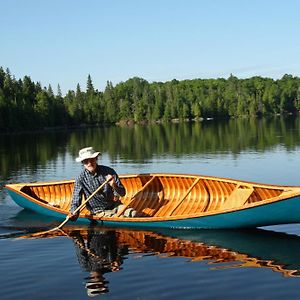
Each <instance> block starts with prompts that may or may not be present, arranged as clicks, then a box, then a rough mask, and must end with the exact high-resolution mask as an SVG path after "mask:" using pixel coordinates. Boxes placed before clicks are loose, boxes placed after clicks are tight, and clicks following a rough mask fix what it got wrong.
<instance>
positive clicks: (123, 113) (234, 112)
mask: <svg viewBox="0 0 300 300" xmlns="http://www.w3.org/2000/svg"><path fill="white" fill-rule="evenodd" d="M299 110H300V79H299V78H298V77H293V76H291V75H284V76H283V77H282V78H281V79H279V80H273V79H270V78H262V77H259V76H256V77H252V78H248V79H238V78H237V77H235V76H233V75H230V77H229V78H228V79H224V78H218V79H205V80H204V79H194V80H182V81H178V80H176V79H173V80H172V81H168V82H164V83H162V82H153V83H149V82H147V81H146V80H145V79H142V78H139V77H134V78H131V79H129V80H127V81H125V82H120V83H118V84H117V85H116V86H113V84H112V83H111V82H110V81H107V85H106V88H105V90H104V91H103V92H100V91H98V90H96V89H94V85H93V81H92V78H91V76H90V75H88V77H87V84H86V91H82V90H81V87H80V85H79V84H78V85H77V87H76V90H75V91H68V92H67V93H66V95H65V96H62V93H61V89H60V86H59V85H58V87H57V95H55V94H54V92H53V89H52V87H51V85H49V86H48V88H42V87H41V84H40V83H39V82H37V83H34V82H32V80H31V79H30V77H29V76H25V77H24V78H23V79H19V80H16V79H15V78H14V77H13V76H12V75H11V74H10V71H9V69H6V70H4V69H3V68H2V67H0V118H1V119H0V130H1V131H5V130H19V129H34V128H40V127H49V126H79V125H82V124H89V125H95V124H97V125H100V124H113V123H116V122H124V121H125V122H128V121H132V122H136V123H144V122H157V121H162V120H165V121H170V120H173V119H176V120H177V119H178V120H186V119H188V120H191V119H196V120H198V119H201V118H237V117H240V116H255V115H268V114H278V113H294V112H296V111H299Z"/></svg>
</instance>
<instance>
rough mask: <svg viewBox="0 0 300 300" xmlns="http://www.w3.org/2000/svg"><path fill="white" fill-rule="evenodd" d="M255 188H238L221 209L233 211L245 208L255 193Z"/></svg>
mask: <svg viewBox="0 0 300 300" xmlns="http://www.w3.org/2000/svg"><path fill="white" fill-rule="evenodd" d="M253 190H254V189H253V188H252V187H250V188H248V187H247V188H241V187H237V188H236V189H235V190H234V191H233V192H232V193H231V194H230V195H229V196H228V198H227V199H226V200H225V202H224V203H223V205H222V206H221V207H220V209H222V210H224V209H232V208H235V207H241V206H243V205H244V204H245V203H246V202H247V200H248V199H249V197H250V195H251V194H252V192H253Z"/></svg>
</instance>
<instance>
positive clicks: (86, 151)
mask: <svg viewBox="0 0 300 300" xmlns="http://www.w3.org/2000/svg"><path fill="white" fill-rule="evenodd" d="M100 154H101V153H100V152H96V151H95V150H94V148H93V147H86V148H83V149H81V150H79V156H78V157H76V161H77V162H81V161H83V160H85V159H88V158H96V157H97V156H98V155H100Z"/></svg>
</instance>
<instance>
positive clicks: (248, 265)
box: [0, 118, 300, 300]
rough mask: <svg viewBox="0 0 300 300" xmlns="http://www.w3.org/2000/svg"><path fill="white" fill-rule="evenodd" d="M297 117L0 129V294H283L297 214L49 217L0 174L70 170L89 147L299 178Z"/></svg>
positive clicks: (160, 168) (166, 165)
mask: <svg viewBox="0 0 300 300" xmlns="http://www.w3.org/2000/svg"><path fill="white" fill-rule="evenodd" d="M299 131H300V120H299V118H277V119H263V120H258V119H253V120H238V121H237V120H233V121H229V122H225V121H224V122H216V121H206V122H202V123H191V124H188V123H184V124H168V125H151V126H133V127H109V128H92V129H82V130H74V131H63V132H47V133H34V134H22V135H21V134H20V135H10V136H1V141H0V154H1V156H0V159H1V164H0V170H1V175H0V185H1V187H0V249H1V250H0V262H1V263H0V280H1V299H18V298H22V299H25V300H26V299H28V300H29V299H57V298H58V297H59V298H61V299H89V298H90V297H91V296H92V294H97V295H98V294H99V295H101V296H98V297H101V298H108V299H171V298H172V299H173V298H175V299H179V298H182V299H218V298H222V299H241V298H243V299H282V298H283V297H284V298H296V297H297V296H298V294H299V292H298V291H299V287H300V278H299V277H298V276H299V270H300V261H299V255H298V252H299V246H300V240H299V239H300V224H292V225H282V226H272V227H265V228H259V229H253V230H226V231H224V230H223V231H216V230H206V231H205V230H204V231H203V230H198V231H193V230H189V231H184V230H183V231H182V230H181V231H180V230H162V231H157V230H156V231H141V230H132V229H131V230H126V229H119V228H101V227H100V228H99V227H84V226H80V227H79V226H77V227H76V226H65V227H64V231H63V232H59V233H57V232H56V235H53V236H48V237H46V238H40V239H28V238H22V239H19V238H18V237H19V236H25V237H28V234H29V233H31V232H34V231H39V230H41V229H45V228H46V229H47V228H52V227H55V226H56V225H57V223H55V222H53V220H50V219H48V218H46V217H43V216H39V215H37V214H34V213H31V212H28V211H25V210H22V209H21V208H20V207H18V206H17V205H16V204H14V203H13V202H12V200H11V199H10V198H9V197H8V195H7V194H6V192H5V191H4V190H3V185H5V184H6V183H13V182H31V181H43V180H46V181H48V180H49V181H50V180H59V179H67V178H74V177H75V176H76V175H77V174H78V173H79V172H80V171H81V168H82V166H81V165H80V164H78V163H76V162H75V157H76V156H77V153H78V150H79V149H80V148H82V147H85V146H90V145H91V146H94V147H95V148H96V149H97V150H99V151H101V152H102V158H101V160H100V163H103V164H106V165H110V166H112V167H113V168H114V169H115V170H116V171H117V172H118V173H119V174H127V173H135V174H136V173H149V172H150V173H151V172H160V173H165V172H167V173H169V172H171V173H193V174H206V175H213V176H221V177H230V178H237V179H243V180H250V181H257V182H265V183H274V184H286V185H300V179H299V176H298V170H299V166H300V158H299V155H298V153H299V147H300V134H299Z"/></svg>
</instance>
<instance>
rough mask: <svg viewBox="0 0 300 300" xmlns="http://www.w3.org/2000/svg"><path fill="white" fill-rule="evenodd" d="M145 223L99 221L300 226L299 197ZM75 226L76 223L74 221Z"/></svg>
mask: <svg viewBox="0 0 300 300" xmlns="http://www.w3.org/2000/svg"><path fill="white" fill-rule="evenodd" d="M7 192H8V194H9V195H10V196H11V198H12V199H13V200H14V201H15V202H16V203H17V204H18V205H19V206H21V207H23V208H25V209H29V210H31V211H34V212H36V213H39V214H43V215H46V216H49V217H53V218H55V219H57V220H63V219H65V218H66V214H64V213H60V212H58V211H55V210H50V209H48V208H47V207H44V206H41V205H38V204H36V203H34V202H31V201H29V200H28V199H26V198H25V197H23V196H22V195H20V194H18V193H15V192H14V191H12V190H7ZM147 219H148V220H147V221H143V220H142V218H136V220H135V218H128V219H126V218H121V219H120V221H115V220H112V221H110V220H100V221H97V222H98V223H99V224H100V225H104V226H117V227H135V228H178V229H180V228H182V229H226V228H253V227H260V226H268V225H276V224H289V223H300V196H296V197H292V198H288V199H283V200H280V201H276V202H272V203H268V204H263V205H260V206H254V207H248V208H243V209H241V210H236V211H230V212H224V213H216V214H209V215H207V216H205V215H202V216H199V217H194V216H193V217H184V218H183V217H182V218H176V219H171V220H170V219H169V220H153V221H149V218H147ZM90 222H91V220H90V219H87V218H78V220H77V221H76V223H81V224H88V223H90ZM71 223H73V222H71Z"/></svg>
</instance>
